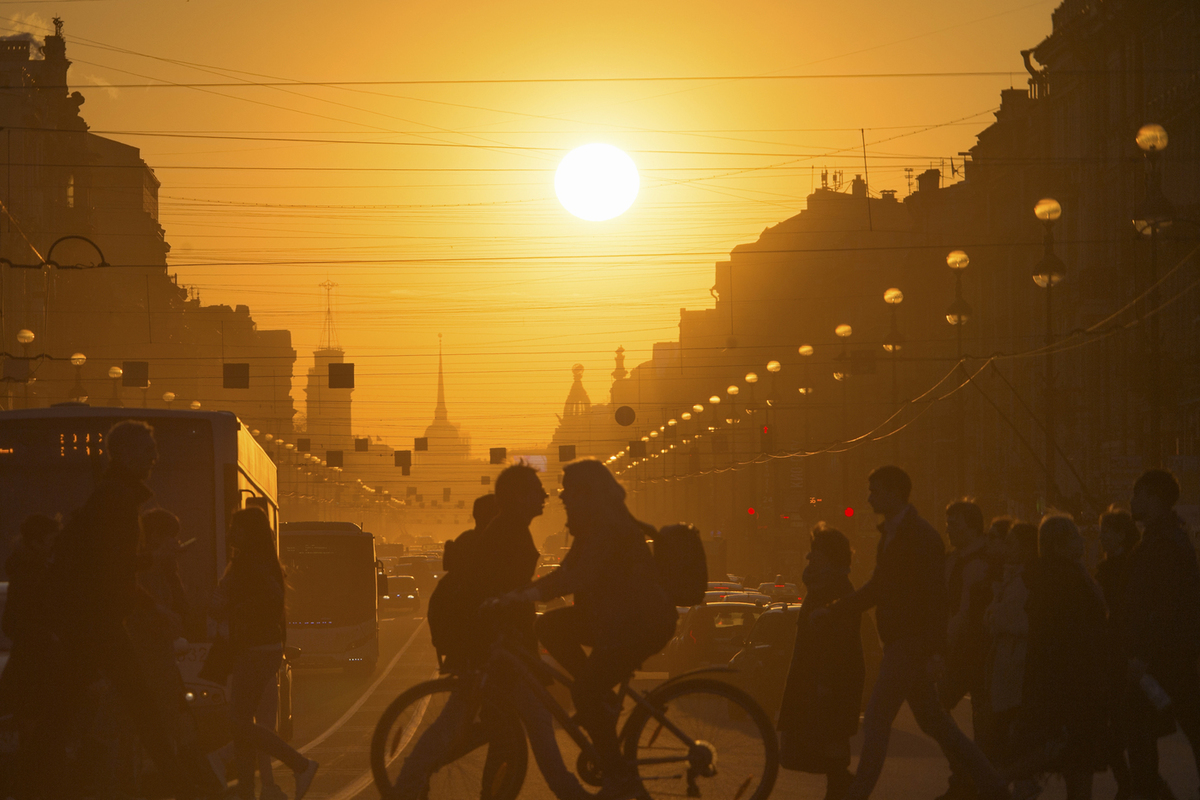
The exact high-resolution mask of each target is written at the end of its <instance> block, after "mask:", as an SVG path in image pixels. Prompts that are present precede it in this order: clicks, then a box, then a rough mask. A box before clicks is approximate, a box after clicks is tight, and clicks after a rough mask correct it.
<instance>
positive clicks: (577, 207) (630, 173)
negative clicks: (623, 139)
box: [554, 142, 641, 222]
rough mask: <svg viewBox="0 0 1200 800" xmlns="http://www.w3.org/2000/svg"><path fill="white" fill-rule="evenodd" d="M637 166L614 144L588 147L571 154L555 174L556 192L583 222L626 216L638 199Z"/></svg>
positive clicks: (596, 144) (562, 201)
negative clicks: (584, 220)
mask: <svg viewBox="0 0 1200 800" xmlns="http://www.w3.org/2000/svg"><path fill="white" fill-rule="evenodd" d="M640 184H641V181H640V180H639V179H638V171H637V166H636V165H635V164H634V163H633V159H632V158H630V157H629V156H628V155H626V154H625V152H624V151H622V150H620V149H619V148H616V147H613V146H612V145H611V144H600V143H598V142H597V143H594V144H585V145H583V146H582V147H577V148H575V149H574V150H572V151H571V152H569V153H567V155H566V157H565V158H563V160H562V161H561V162H560V163H559V165H558V171H557V172H555V173H554V193H555V194H556V195H558V201H559V202H560V203H562V204H563V208H565V209H567V211H570V212H571V213H572V214H574V215H575V216H577V217H579V218H580V219H586V220H590V221H591V222H601V221H603V220H606V219H612V218H613V217H617V216H620V215H621V214H624V213H625V212H626V211H627V210H628V209H629V207H630V206H631V205H633V201H634V200H635V199H637V194H638V187H639V186H640Z"/></svg>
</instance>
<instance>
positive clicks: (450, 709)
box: [395, 691, 475, 800]
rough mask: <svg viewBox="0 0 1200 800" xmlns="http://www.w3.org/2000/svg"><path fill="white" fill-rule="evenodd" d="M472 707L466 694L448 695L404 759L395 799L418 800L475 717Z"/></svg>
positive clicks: (461, 692)
mask: <svg viewBox="0 0 1200 800" xmlns="http://www.w3.org/2000/svg"><path fill="white" fill-rule="evenodd" d="M474 707H475V704H474V701H473V700H472V699H471V698H470V697H468V696H467V692H466V691H457V692H453V693H452V694H451V695H450V697H449V698H448V699H447V700H446V705H445V707H444V708H443V709H442V713H441V714H439V715H438V718H437V719H436V720H434V721H433V724H431V725H430V726H429V728H428V729H427V730H426V731H425V732H424V733H423V734H421V738H420V740H419V741H418V742H417V743H416V744H415V745H414V746H413V749H412V753H410V754H409V756H408V758H406V759H404V765H403V766H402V767H401V768H400V774H399V776H398V777H397V779H396V795H395V796H396V797H397V798H398V799H399V800H415V798H418V797H420V796H421V793H422V791H423V790H424V789H425V788H426V787H427V785H428V783H429V776H430V775H432V774H433V773H434V772H436V771H437V769H438V767H439V766H440V765H441V764H442V762H443V761H444V760H445V758H446V755H447V754H448V753H449V751H450V746H451V745H452V744H453V743H454V737H455V736H457V735H458V733H459V731H461V730H462V728H463V726H464V725H466V724H467V723H468V722H470V721H471V718H472V717H473V716H474Z"/></svg>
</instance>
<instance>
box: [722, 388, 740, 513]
mask: <svg viewBox="0 0 1200 800" xmlns="http://www.w3.org/2000/svg"><path fill="white" fill-rule="evenodd" d="M739 391H740V390H739V389H738V386H737V384H736V383H731V384H729V385H728V386H726V387H725V394H727V395H729V418H728V419H729V509H730V512H731V513H730V515H729V524H730V526H731V529H732V527H734V526H736V525H737V519H738V511H737V509H738V501H737V452H738V443H737V421H738V420H737V400H736V399H735V398H736V397H737V396H738V392H739Z"/></svg>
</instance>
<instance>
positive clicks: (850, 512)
mask: <svg viewBox="0 0 1200 800" xmlns="http://www.w3.org/2000/svg"><path fill="white" fill-rule="evenodd" d="M844 513H845V515H846V516H847V517H853V516H854V509H853V508H851V507H850V506H846V510H845V512H844Z"/></svg>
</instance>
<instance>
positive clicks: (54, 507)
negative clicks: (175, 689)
mask: <svg viewBox="0 0 1200 800" xmlns="http://www.w3.org/2000/svg"><path fill="white" fill-rule="evenodd" d="M127 419H134V420H141V421H143V422H146V423H148V424H149V425H151V426H152V427H153V428H154V438H155V440H156V441H157V443H158V463H157V465H156V466H155V467H154V470H153V472H152V473H151V475H150V479H149V481H148V482H147V483H148V485H149V487H150V489H151V490H152V491H153V492H154V498H153V499H152V500H150V501H149V502H148V503H147V504H146V506H144V507H143V510H149V509H150V508H154V507H160V508H164V509H166V510H167V511H170V512H171V513H172V514H175V515H176V516H177V517H179V522H180V526H181V534H180V539H181V540H183V541H187V540H189V539H195V542H194V543H193V544H192V545H191V546H189V547H187V548H186V549H184V550H183V551H182V553H181V554H180V559H179V566H180V575H181V577H182V578H183V584H184V587H185V589H186V591H187V596H188V602H189V606H190V607H191V609H192V610H193V616H194V617H195V618H196V620H197V621H198V622H196V621H194V622H193V629H194V630H195V633H194V634H193V635H189V636H188V639H189V643H188V645H187V648H186V649H185V650H183V651H182V652H180V653H179V668H180V672H181V674H182V676H183V680H184V684H185V687H186V688H187V692H188V699H189V701H190V703H191V704H192V713H193V715H194V716H195V717H196V720H197V723H198V724H199V725H200V728H201V730H202V731H209V732H211V735H212V736H213V737H215V738H222V737H224V736H225V735H227V733H228V724H227V721H226V720H227V717H228V710H227V708H228V707H227V697H226V695H225V688H226V687H224V686H219V685H217V684H212V683H209V682H207V681H204V680H202V679H200V678H199V677H198V673H199V670H200V667H201V665H203V663H204V658H205V656H206V655H207V653H208V648H209V646H210V642H211V638H210V637H209V636H208V635H207V633H208V632H207V631H206V630H205V628H206V626H205V625H204V620H205V617H206V614H205V612H206V610H207V607H208V602H209V599H210V598H211V597H212V594H213V591H214V590H215V589H216V587H217V582H218V581H219V580H220V578H221V575H222V574H223V572H224V571H225V566H226V562H227V555H228V551H227V549H226V542H225V534H226V531H227V529H228V526H229V519H230V517H231V516H232V515H233V512H235V511H237V510H238V509H239V508H243V507H246V506H257V507H258V508H261V509H262V510H263V511H264V512H265V513H266V514H267V516H268V518H269V519H270V520H271V526H272V528H273V529H275V530H278V522H279V501H278V497H277V474H276V468H275V463H274V462H273V461H272V460H271V458H270V457H269V456H268V455H267V453H266V452H265V451H264V450H263V449H262V447H261V446H260V445H259V444H258V442H256V441H255V440H254V437H253V436H252V435H251V433H250V431H249V430H248V429H247V428H246V426H245V425H244V424H243V423H242V422H241V421H240V420H239V419H238V418H237V416H236V415H234V414H232V413H230V412H227V411H173V410H167V409H146V408H138V409H133V408H130V409H125V408H100V407H95V408H94V407H90V406H87V405H84V404H82V403H65V404H62V405H58V406H51V407H50V408H33V409H22V410H15V411H0V509H3V513H0V565H3V563H4V560H5V559H6V558H7V557H8V554H9V552H10V551H11V549H12V546H13V542H14V541H15V539H16V535H17V531H18V528H19V526H20V524H21V520H23V519H25V517H27V516H28V515H30V514H34V513H42V514H49V515H51V516H53V515H60V516H61V518H62V520H63V521H64V522H65V521H66V520H67V519H69V518H70V515H71V512H72V511H74V510H75V509H77V508H79V507H80V506H82V505H83V503H84V502H85V501H86V500H87V498H88V495H89V494H91V491H92V489H93V487H94V486H95V484H96V480H97V479H98V478H99V476H100V475H101V473H102V472H103V471H104V469H105V467H106V466H107V464H108V458H107V456H106V455H105V448H104V435H105V433H107V432H108V430H109V428H111V427H112V426H113V425H114V424H116V423H117V422H120V421H121V420H127ZM0 571H2V570H0ZM6 578H7V576H3V575H2V574H0V580H4V579H6ZM278 723H279V730H280V732H281V734H282V735H286V736H289V737H290V735H291V730H292V714H291V679H290V672H289V671H288V668H287V666H286V665H285V666H284V668H283V669H282V670H281V674H280V703H279V720H278Z"/></svg>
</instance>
